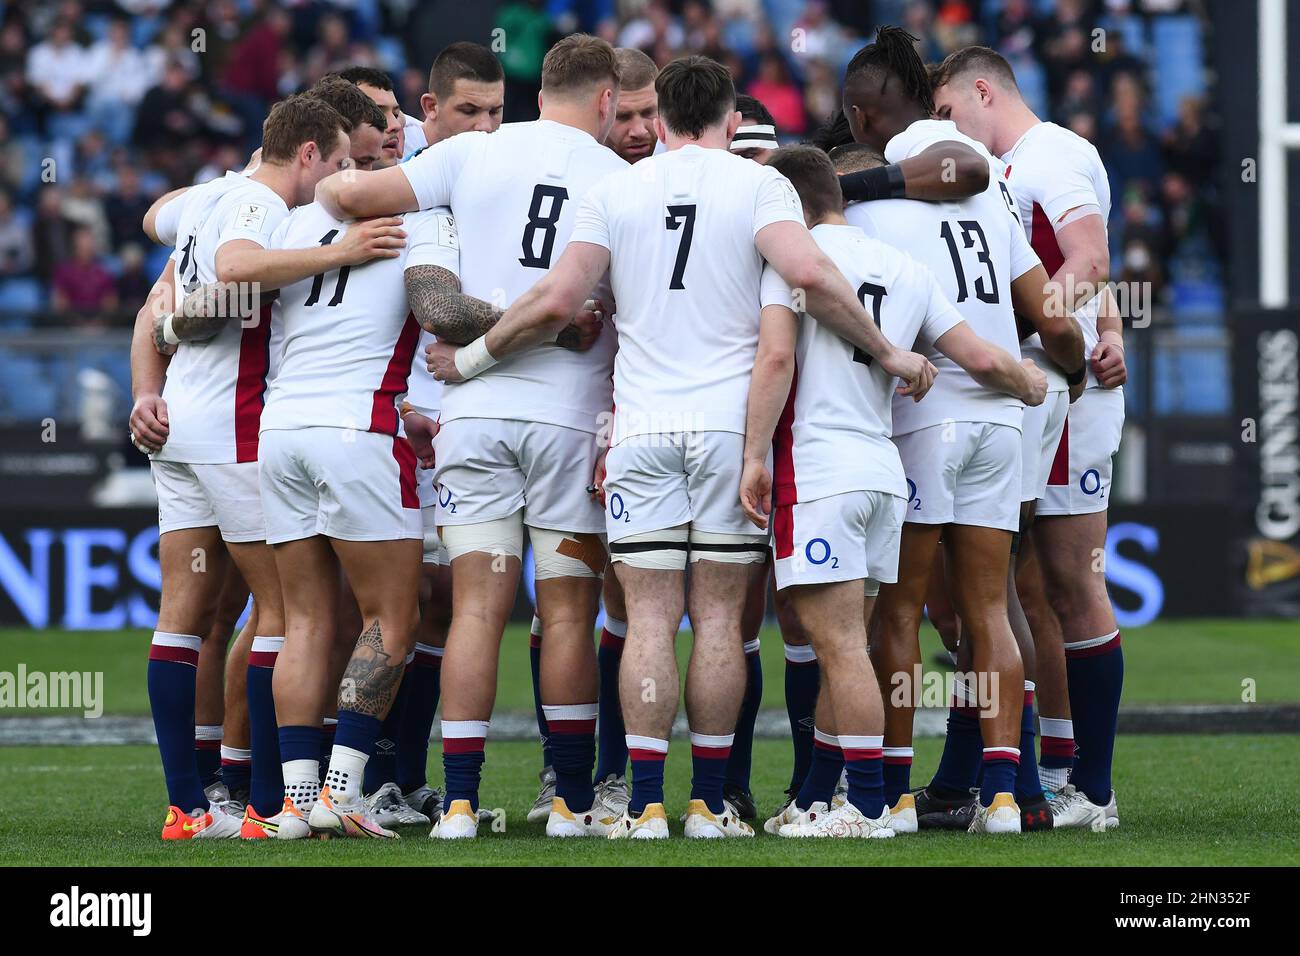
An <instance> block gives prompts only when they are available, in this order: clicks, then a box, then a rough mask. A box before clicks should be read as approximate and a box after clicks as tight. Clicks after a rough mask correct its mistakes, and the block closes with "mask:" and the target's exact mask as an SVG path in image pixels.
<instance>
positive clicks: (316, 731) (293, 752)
mask: <svg viewBox="0 0 1300 956" xmlns="http://www.w3.org/2000/svg"><path fill="white" fill-rule="evenodd" d="M276 736H277V738H278V749H279V751H280V755H281V756H282V757H283V758H284V762H285V763H288V762H289V761H290V760H318V759H320V738H321V729H320V728H319V727H304V726H289V727H281V728H280V730H279V732H278V733H277V734H276ZM280 796H281V802H282V803H283V797H284V794H281V795H280ZM254 809H256V808H254ZM276 809H277V811H278V810H279V807H277V808H276ZM258 812H259V813H260V812H261V811H260V810H259V811H258Z"/></svg>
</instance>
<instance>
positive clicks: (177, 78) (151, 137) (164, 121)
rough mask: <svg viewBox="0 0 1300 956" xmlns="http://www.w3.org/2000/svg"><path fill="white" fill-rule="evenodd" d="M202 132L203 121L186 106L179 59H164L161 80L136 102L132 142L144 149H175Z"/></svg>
mask: <svg viewBox="0 0 1300 956" xmlns="http://www.w3.org/2000/svg"><path fill="white" fill-rule="evenodd" d="M202 132H203V123H202V122H201V120H200V119H199V117H197V116H196V115H194V113H193V111H192V110H191V109H190V76H189V74H188V73H186V72H185V67H184V66H182V65H181V63H180V62H178V61H176V60H168V61H167V63H166V64H165V65H164V66H163V74H162V80H161V81H160V82H159V84H158V85H157V86H155V87H154V88H153V89H151V90H149V92H147V93H145V95H144V99H142V100H141V101H140V109H139V110H137V111H136V114H135V131H134V132H133V134H132V136H131V139H132V142H133V143H134V144H135V145H136V146H138V147H139V148H140V149H143V150H145V151H146V152H147V151H151V150H156V149H164V148H176V147H180V146H183V145H185V144H186V143H187V142H189V141H190V140H192V139H195V138H197V137H199V136H200V135H201V134H202Z"/></svg>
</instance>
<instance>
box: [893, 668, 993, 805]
mask: <svg viewBox="0 0 1300 956" xmlns="http://www.w3.org/2000/svg"><path fill="white" fill-rule="evenodd" d="M960 688H961V685H957V689H958V691H960ZM983 760H984V738H983V737H982V736H981V734H980V712H979V709H978V708H976V707H968V706H966V705H965V704H962V703H959V702H958V701H957V700H954V701H953V702H952V705H951V706H950V707H949V708H948V735H947V736H946V737H945V738H944V741H943V756H941V757H940V758H939V767H938V769H937V770H935V772H934V777H933V778H932V779H931V780H930V787H931V788H933V789H935V790H938V791H940V793H941V795H943V794H946V795H950V796H951V795H954V794H964V793H966V792H967V791H968V790H970V788H971V787H973V786H975V782H976V780H977V779H978V778H979V772H980V763H981V762H982V761H983ZM891 806H892V804H891Z"/></svg>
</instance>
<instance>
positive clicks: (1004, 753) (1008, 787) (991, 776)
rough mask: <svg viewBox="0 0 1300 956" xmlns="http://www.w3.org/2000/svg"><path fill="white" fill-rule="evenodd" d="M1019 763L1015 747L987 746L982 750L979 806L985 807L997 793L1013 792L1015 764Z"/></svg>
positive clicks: (1014, 786) (1014, 787)
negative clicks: (982, 761) (982, 771)
mask: <svg viewBox="0 0 1300 956" xmlns="http://www.w3.org/2000/svg"><path fill="white" fill-rule="evenodd" d="M1018 763H1020V756H1019V753H1018V752H1017V751H1016V748H1015V747H988V748H986V749H985V750H984V779H983V780H982V781H981V782H980V806H982V807H987V806H989V805H990V804H992V803H993V798H994V797H996V796H997V795H998V794H999V793H1011V794H1014V793H1015V789H1016V765H1017V764H1018Z"/></svg>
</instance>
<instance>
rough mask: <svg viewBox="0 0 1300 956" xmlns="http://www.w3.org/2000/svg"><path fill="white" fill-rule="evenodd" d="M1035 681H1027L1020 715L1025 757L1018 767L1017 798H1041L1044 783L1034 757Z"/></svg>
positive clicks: (1023, 755) (1022, 751)
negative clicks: (1039, 776) (1023, 707)
mask: <svg viewBox="0 0 1300 956" xmlns="http://www.w3.org/2000/svg"><path fill="white" fill-rule="evenodd" d="M1034 752H1035V751H1034V683H1033V681H1025V709H1024V711H1023V712H1022V713H1021V716H1020V754H1021V756H1022V757H1023V758H1024V759H1023V760H1021V761H1020V764H1019V766H1018V767H1017V769H1016V800H1017V801H1018V800H1020V798H1022V797H1024V798H1026V799H1031V798H1032V799H1035V800H1041V799H1042V797H1043V784H1042V781H1041V780H1039V779H1038V761H1037V760H1035V759H1034Z"/></svg>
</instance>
